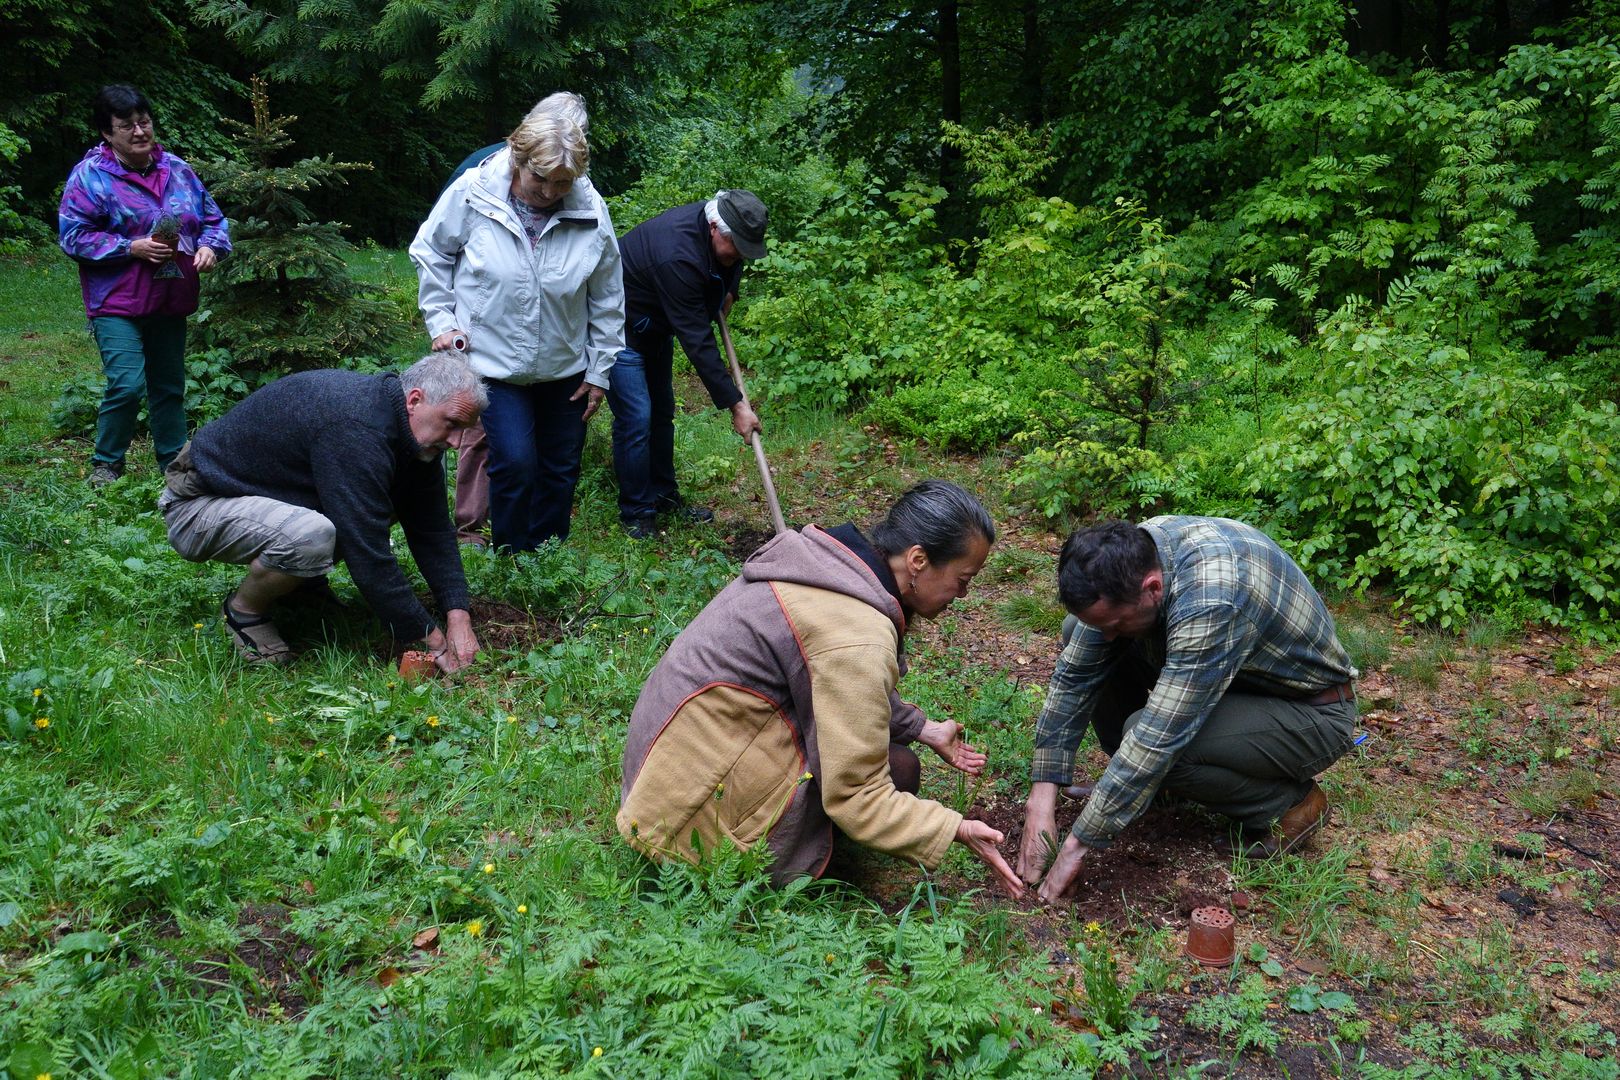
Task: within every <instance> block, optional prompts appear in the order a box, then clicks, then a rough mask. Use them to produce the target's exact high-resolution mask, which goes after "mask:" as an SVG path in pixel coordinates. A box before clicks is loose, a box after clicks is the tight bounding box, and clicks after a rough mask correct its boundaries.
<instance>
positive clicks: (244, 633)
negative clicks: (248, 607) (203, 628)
mask: <svg viewBox="0 0 1620 1080" xmlns="http://www.w3.org/2000/svg"><path fill="white" fill-rule="evenodd" d="M232 595H235V594H234V593H233V594H232ZM219 612H220V614H221V615H223V616H225V631H226V633H228V634H230V636H231V644H232V645H234V646H236V652H237V654H238V655H239V656H241V657H242V659H244V660H246V661H247V662H248V663H250V664H290V663H292V650H291V649H289V648H288V647H287V643H286V642H285V641H283V640H282V637H281V631H279V630H277V629H276V624H275V623H273V622H271V621H270V616H268V615H244V614H243V613H242V612H240V611H237V610H235V609H234V608H232V607H231V598H230V597H229V596H227V597H226V598H225V602H224V603H223V604H221V605H220V606H219Z"/></svg>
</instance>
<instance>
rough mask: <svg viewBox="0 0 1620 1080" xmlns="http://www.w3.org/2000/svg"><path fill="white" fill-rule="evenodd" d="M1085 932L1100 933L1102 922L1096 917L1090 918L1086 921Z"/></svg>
mask: <svg viewBox="0 0 1620 1080" xmlns="http://www.w3.org/2000/svg"><path fill="white" fill-rule="evenodd" d="M1086 933H1088V934H1100V933H1102V923H1100V922H1098V921H1097V920H1096V919H1092V920H1091V921H1090V922H1088V923H1086Z"/></svg>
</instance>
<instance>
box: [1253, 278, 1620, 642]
mask: <svg viewBox="0 0 1620 1080" xmlns="http://www.w3.org/2000/svg"><path fill="white" fill-rule="evenodd" d="M1415 306H1416V307H1417V308H1418V310H1419V312H1422V311H1423V310H1424V309H1423V307H1422V305H1421V304H1416V305H1415ZM1429 326H1430V324H1429V323H1427V322H1426V321H1425V320H1423V319H1421V318H1419V319H1417V320H1416V321H1415V324H1414V322H1413V321H1411V320H1408V319H1406V318H1404V317H1403V318H1393V317H1390V316H1380V315H1378V314H1377V313H1374V312H1372V311H1371V310H1370V309H1369V308H1368V306H1367V305H1365V304H1349V305H1346V306H1345V307H1344V308H1342V309H1340V311H1339V312H1338V313H1336V315H1335V316H1334V318H1333V319H1332V320H1331V321H1330V322H1329V324H1328V325H1327V326H1326V327H1324V332H1323V335H1322V337H1321V341H1320V343H1319V346H1318V349H1317V350H1316V357H1315V359H1316V361H1317V362H1318V363H1319V364H1320V367H1319V369H1318V370H1319V375H1320V378H1321V381H1322V384H1323V392H1322V393H1321V394H1319V395H1311V396H1309V397H1307V398H1305V399H1304V400H1302V401H1300V402H1299V403H1298V404H1296V405H1294V406H1293V407H1292V408H1290V409H1289V410H1288V412H1287V413H1286V414H1285V416H1284V417H1283V418H1282V421H1281V422H1280V424H1279V425H1278V431H1277V433H1276V435H1275V437H1274V438H1272V439H1270V440H1268V441H1266V442H1265V443H1263V444H1262V445H1260V446H1259V447H1258V448H1257V449H1256V452H1255V456H1254V461H1253V465H1252V469H1251V479H1250V484H1251V486H1252V488H1253V490H1254V491H1255V492H1257V493H1261V494H1263V495H1264V497H1266V498H1267V499H1268V500H1270V501H1271V502H1272V504H1273V505H1274V507H1275V510H1276V513H1277V515H1278V519H1279V522H1280V524H1281V525H1283V526H1284V528H1285V529H1286V531H1287V532H1288V533H1289V534H1290V535H1292V536H1293V537H1294V538H1295V550H1296V552H1297V553H1298V554H1299V556H1300V557H1301V558H1302V560H1303V561H1304V563H1305V564H1306V565H1307V566H1308V568H1309V569H1310V570H1311V571H1312V572H1313V573H1314V574H1315V575H1317V576H1318V577H1319V578H1320V579H1322V580H1326V581H1331V582H1336V583H1338V584H1340V585H1343V586H1345V587H1349V588H1355V589H1365V588H1367V587H1368V586H1370V585H1373V584H1374V583H1378V582H1386V581H1387V582H1388V583H1389V584H1390V585H1391V586H1392V587H1393V589H1394V590H1395V592H1396V594H1397V597H1398V600H1397V606H1398V607H1400V608H1402V609H1404V610H1406V611H1408V612H1409V613H1410V614H1411V615H1412V616H1413V617H1414V618H1416V619H1418V620H1419V621H1430V620H1432V621H1435V622H1437V623H1438V624H1439V625H1441V626H1443V627H1459V628H1460V627H1462V626H1465V625H1467V622H1468V619H1469V617H1470V615H1472V614H1489V613H1492V612H1509V613H1513V614H1516V615H1518V616H1520V617H1526V618H1535V619H1541V620H1546V621H1548V622H1552V623H1555V624H1564V623H1578V622H1582V621H1583V620H1586V619H1592V620H1593V622H1592V624H1591V625H1592V626H1593V627H1594V630H1595V631H1597V630H1600V629H1601V627H1602V625H1603V624H1604V623H1606V622H1607V621H1608V619H1609V617H1610V612H1611V611H1613V610H1614V608H1615V603H1616V601H1617V600H1620V538H1617V537H1616V535H1615V533H1614V530H1613V527H1612V526H1613V521H1614V518H1615V513H1616V502H1617V500H1620V460H1617V458H1616V447H1620V413H1617V410H1616V408H1615V406H1614V404H1613V403H1612V402H1600V403H1598V404H1595V405H1588V404H1585V403H1583V402H1582V401H1581V400H1580V399H1579V397H1578V395H1577V393H1576V392H1575V388H1574V387H1573V386H1572V384H1571V383H1570V382H1569V381H1568V380H1567V379H1565V378H1564V377H1563V376H1561V375H1559V374H1557V373H1538V374H1532V373H1531V372H1530V371H1529V370H1528V369H1527V367H1526V366H1525V360H1524V359H1523V358H1521V357H1520V356H1518V355H1516V354H1507V355H1503V356H1501V357H1499V358H1498V359H1497V360H1496V361H1495V362H1494V363H1491V361H1490V358H1489V357H1481V356H1476V355H1471V354H1469V353H1467V352H1466V351H1464V350H1462V349H1460V348H1459V347H1457V346H1455V345H1451V344H1447V343H1445V342H1443V341H1439V340H1436V338H1435V336H1434V334H1433V333H1432V332H1431V330H1430V329H1429ZM1482 362H1483V363H1482Z"/></svg>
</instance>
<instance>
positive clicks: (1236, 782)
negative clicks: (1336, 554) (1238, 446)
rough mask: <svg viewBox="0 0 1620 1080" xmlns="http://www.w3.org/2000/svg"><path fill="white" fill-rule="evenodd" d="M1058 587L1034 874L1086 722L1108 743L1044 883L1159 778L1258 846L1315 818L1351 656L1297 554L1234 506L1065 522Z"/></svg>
mask: <svg viewBox="0 0 1620 1080" xmlns="http://www.w3.org/2000/svg"><path fill="white" fill-rule="evenodd" d="M1058 593H1059V595H1060V597H1061V598H1062V600H1063V604H1064V606H1065V607H1066V608H1068V609H1069V611H1070V612H1071V613H1073V614H1074V615H1075V616H1076V617H1077V618H1078V619H1079V620H1080V626H1079V627H1078V630H1077V632H1076V633H1075V634H1074V636H1073V638H1072V639H1070V641H1069V642H1068V644H1067V646H1065V648H1064V650H1063V654H1062V656H1061V657H1060V658H1059V659H1058V664H1057V670H1056V671H1055V672H1054V673H1053V675H1052V684H1051V687H1050V690H1049V692H1048V694H1047V698H1046V707H1045V709H1043V710H1042V712H1041V717H1040V720H1039V722H1038V723H1037V725H1036V729H1035V761H1034V767H1033V769H1032V770H1031V776H1030V779H1031V785H1030V794H1029V799H1028V802H1027V803H1026V805H1025V817H1024V836H1023V842H1022V844H1021V846H1020V850H1019V857H1018V873H1019V875H1020V876H1021V877H1023V879H1024V880H1025V881H1028V882H1030V883H1032V884H1033V883H1034V882H1037V881H1040V880H1041V875H1042V871H1043V870H1045V869H1046V864H1047V861H1048V860H1049V859H1051V858H1052V855H1053V849H1054V848H1055V847H1056V831H1057V830H1056V810H1055V807H1056V803H1057V795H1058V789H1059V788H1060V787H1061V786H1063V785H1065V784H1068V783H1070V781H1071V780H1072V779H1073V776H1074V758H1075V750H1076V748H1077V747H1078V746H1079V745H1080V739H1081V736H1083V735H1084V734H1085V731H1086V727H1087V725H1088V724H1089V725H1090V726H1092V727H1093V728H1094V729H1095V730H1096V732H1097V741H1098V742H1099V743H1100V744H1101V745H1102V748H1103V749H1104V750H1106V751H1107V752H1108V753H1109V754H1110V755H1111V758H1110V760H1109V763H1108V768H1107V769H1106V770H1104V772H1103V774H1102V776H1101V777H1099V778H1098V780H1097V783H1096V786H1095V788H1094V789H1093V790H1092V792H1091V796H1090V799H1089V800H1088V801H1087V803H1086V806H1085V809H1084V810H1083V811H1082V812H1081V814H1080V817H1079V819H1078V820H1077V821H1076V822H1075V824H1074V829H1073V830H1072V832H1071V833H1070V835H1069V836H1068V838H1067V839H1065V840H1064V841H1063V846H1062V847H1061V848H1060V849H1057V850H1056V858H1055V860H1053V861H1052V866H1051V869H1050V871H1049V872H1047V873H1046V880H1045V881H1044V882H1043V883H1042V885H1041V888H1040V895H1041V898H1042V899H1044V900H1053V899H1056V898H1057V897H1059V896H1061V895H1062V894H1063V893H1064V892H1065V891H1066V890H1067V889H1068V888H1069V887H1070V886H1071V885H1072V884H1073V883H1074V881H1075V878H1076V875H1077V873H1078V871H1079V869H1080V863H1081V860H1082V859H1084V858H1085V855H1086V853H1087V852H1088V851H1090V850H1091V849H1093V848H1105V847H1107V846H1108V845H1109V844H1111V843H1113V841H1114V838H1115V837H1117V836H1118V835H1119V833H1120V832H1121V831H1122V830H1123V829H1124V828H1125V827H1126V826H1127V825H1129V824H1130V823H1131V822H1132V821H1134V820H1136V818H1137V817H1138V816H1140V815H1141V813H1142V811H1143V810H1145V809H1146V808H1147V806H1148V804H1149V803H1150V802H1151V801H1152V799H1153V796H1154V794H1155V793H1156V792H1157V791H1158V790H1159V789H1160V788H1161V787H1164V788H1165V789H1167V790H1169V791H1172V792H1174V793H1175V794H1177V795H1179V796H1181V797H1183V798H1187V799H1189V800H1191V801H1193V802H1197V803H1201V804H1202V805H1204V806H1206V807H1208V808H1210V809H1211V810H1214V811H1216V812H1218V813H1221V814H1224V815H1226V816H1228V817H1230V818H1232V819H1233V820H1234V821H1236V822H1237V824H1238V825H1239V826H1240V828H1241V829H1242V831H1243V832H1244V833H1245V834H1246V841H1247V844H1246V850H1247V851H1248V854H1249V855H1250V856H1251V857H1266V856H1269V855H1273V854H1275V853H1277V852H1278V851H1287V850H1291V849H1292V848H1294V847H1295V846H1297V845H1298V844H1300V843H1301V842H1302V841H1303V840H1304V839H1305V838H1306V837H1308V836H1309V835H1311V833H1313V832H1315V831H1316V829H1317V828H1318V827H1319V826H1320V825H1321V823H1322V821H1323V819H1324V817H1325V816H1326V813H1327V798H1326V797H1325V796H1324V795H1323V794H1322V791H1321V789H1320V788H1319V787H1317V785H1316V781H1315V780H1314V779H1313V777H1314V776H1315V775H1316V774H1317V773H1319V772H1321V771H1322V770H1323V769H1326V768H1327V767H1328V766H1329V765H1331V764H1333V762H1335V761H1337V760H1338V759H1339V758H1340V757H1341V756H1342V755H1343V754H1344V753H1345V751H1347V750H1349V749H1350V745H1351V743H1350V740H1351V736H1352V728H1353V725H1354V722H1355V718H1356V703H1355V691H1354V689H1353V688H1352V686H1351V680H1352V679H1354V678H1355V676H1356V670H1355V668H1354V667H1353V666H1352V665H1351V663H1350V657H1349V655H1348V654H1347V653H1346V652H1345V650H1344V646H1343V645H1341V644H1340V643H1339V639H1338V637H1337V635H1336V633H1335V631H1334V628H1333V616H1332V615H1330V614H1329V613H1328V610H1327V606H1326V605H1325V604H1323V602H1322V598H1321V597H1320V596H1319V595H1317V592H1316V590H1315V589H1314V588H1312V587H1311V583H1310V582H1309V581H1307V580H1306V579H1305V575H1304V573H1303V572H1301V570H1300V568H1299V567H1298V566H1297V565H1296V564H1295V563H1294V561H1293V560H1292V559H1290V558H1289V557H1288V556H1287V555H1285V554H1284V553H1283V551H1282V549H1281V548H1279V547H1278V546H1277V545H1276V543H1275V542H1273V541H1272V540H1271V539H1270V538H1269V537H1268V536H1266V535H1265V534H1264V533H1262V532H1260V531H1259V530H1258V529H1255V528H1252V527H1250V526H1248V525H1244V524H1243V523H1241V522H1237V521H1230V520H1227V519H1225V518H1203V517H1158V518H1154V519H1152V520H1151V521H1147V522H1144V523H1143V524H1141V525H1140V526H1137V525H1132V524H1130V523H1128V522H1124V521H1108V522H1103V523H1102V524H1099V525H1095V526H1092V527H1091V528H1087V529H1082V530H1080V531H1079V532H1076V533H1075V534H1074V535H1073V536H1071V537H1069V540H1068V542H1067V543H1066V544H1065V545H1064V546H1063V554H1062V555H1061V556H1060V558H1059V561H1058Z"/></svg>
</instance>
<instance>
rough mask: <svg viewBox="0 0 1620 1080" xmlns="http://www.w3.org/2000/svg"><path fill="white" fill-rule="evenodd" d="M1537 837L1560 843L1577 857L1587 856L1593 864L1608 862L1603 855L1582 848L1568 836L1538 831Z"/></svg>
mask: <svg viewBox="0 0 1620 1080" xmlns="http://www.w3.org/2000/svg"><path fill="white" fill-rule="evenodd" d="M1537 835H1538V836H1545V837H1546V838H1547V839H1549V840H1554V841H1557V842H1558V843H1560V844H1563V845H1564V846H1565V847H1567V848H1569V850H1571V851H1573V852H1575V854H1577V855H1585V856H1586V857H1587V858H1588V859H1591V860H1592V861H1593V862H1600V863H1606V862H1608V860H1607V859H1605V858H1604V857H1603V856H1602V855H1599V854H1598V853H1597V852H1595V851H1593V850H1591V849H1590V848H1583V847H1581V845H1579V844H1577V843H1575V842H1574V841H1573V840H1571V839H1569V837H1567V836H1564V835H1563V834H1562V833H1555V832H1549V831H1545V830H1537Z"/></svg>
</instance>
